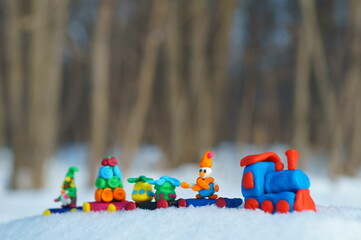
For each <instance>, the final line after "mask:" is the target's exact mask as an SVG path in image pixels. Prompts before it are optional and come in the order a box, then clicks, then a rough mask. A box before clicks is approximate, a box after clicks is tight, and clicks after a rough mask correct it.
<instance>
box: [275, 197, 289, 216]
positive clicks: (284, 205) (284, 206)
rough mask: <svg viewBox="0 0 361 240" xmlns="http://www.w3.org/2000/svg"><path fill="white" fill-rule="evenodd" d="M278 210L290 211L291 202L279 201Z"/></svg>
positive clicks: (282, 211) (281, 211)
mask: <svg viewBox="0 0 361 240" xmlns="http://www.w3.org/2000/svg"><path fill="white" fill-rule="evenodd" d="M276 211H277V212H279V213H288V212H289V211H290V204H289V203H288V202H287V201H285V200H280V201H278V203H277V205H276Z"/></svg>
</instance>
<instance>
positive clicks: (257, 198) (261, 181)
mask: <svg viewBox="0 0 361 240" xmlns="http://www.w3.org/2000/svg"><path fill="white" fill-rule="evenodd" d="M286 156H287V158H288V170H283V168H284V165H283V163H282V161H281V159H280V158H279V157H278V155H277V154H275V153H273V152H267V153H262V154H257V155H249V156H246V157H244V158H243V159H242V160H241V166H242V167H245V169H244V172H243V179H242V194H243V196H244V197H245V204H244V207H245V208H246V209H257V208H260V209H262V210H263V211H265V212H269V213H275V212H279V213H287V212H292V211H294V210H295V211H304V210H312V211H316V206H315V203H314V202H313V200H312V198H311V196H310V191H309V187H310V180H309V179H308V177H307V175H306V174H305V173H304V172H303V171H302V170H299V169H296V165H297V161H298V152H297V151H296V150H293V149H290V150H288V151H286Z"/></svg>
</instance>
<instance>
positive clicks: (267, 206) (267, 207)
mask: <svg viewBox="0 0 361 240" xmlns="http://www.w3.org/2000/svg"><path fill="white" fill-rule="evenodd" d="M261 208H262V210H263V211H264V212H268V213H273V211H274V210H275V207H274V206H273V203H272V202H271V201H270V200H266V201H264V202H263V203H262V207H261Z"/></svg>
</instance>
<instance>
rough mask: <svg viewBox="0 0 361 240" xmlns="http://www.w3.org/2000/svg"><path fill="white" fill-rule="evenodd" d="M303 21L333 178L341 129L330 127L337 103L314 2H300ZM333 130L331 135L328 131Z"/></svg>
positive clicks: (306, 0)
mask: <svg viewBox="0 0 361 240" xmlns="http://www.w3.org/2000/svg"><path fill="white" fill-rule="evenodd" d="M300 6H301V11H302V15H303V21H304V23H305V25H304V26H305V34H306V36H307V44H308V46H309V48H310V51H311V53H312V58H311V59H312V60H313V67H314V72H315V76H316V80H317V85H318V92H319V95H320V98H321V107H322V111H323V113H324V116H325V126H326V127H325V128H322V129H327V131H324V132H323V133H322V134H321V135H322V136H324V138H323V139H322V141H323V142H324V143H325V144H324V145H325V146H328V147H329V148H330V160H329V170H330V175H331V176H333V177H335V176H336V175H337V174H338V173H339V170H340V169H341V167H342V166H341V159H342V157H341V156H340V153H341V151H342V149H341V148H340V143H341V142H342V129H341V128H340V127H332V125H333V123H334V122H335V121H336V116H337V112H336V111H337V105H336V104H337V103H336V99H335V93H334V91H333V89H332V88H331V86H330V84H329V76H328V75H329V70H328V66H327V59H326V54H325V51H324V46H323V43H322V39H321V33H320V28H319V24H318V21H317V17H316V16H317V15H316V9H315V8H316V6H315V1H308V0H300ZM330 129H333V131H332V132H331V134H329V130H330Z"/></svg>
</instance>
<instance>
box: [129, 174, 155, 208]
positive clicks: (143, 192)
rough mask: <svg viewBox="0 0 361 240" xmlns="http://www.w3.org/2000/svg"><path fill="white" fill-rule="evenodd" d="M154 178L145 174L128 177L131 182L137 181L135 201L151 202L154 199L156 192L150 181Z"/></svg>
mask: <svg viewBox="0 0 361 240" xmlns="http://www.w3.org/2000/svg"><path fill="white" fill-rule="evenodd" d="M152 180H153V178H147V177H145V176H139V177H137V178H128V182H129V183H135V184H134V188H133V192H132V199H133V201H135V202H150V201H152V199H153V196H154V192H153V187H152V185H150V184H149V183H148V181H152Z"/></svg>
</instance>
